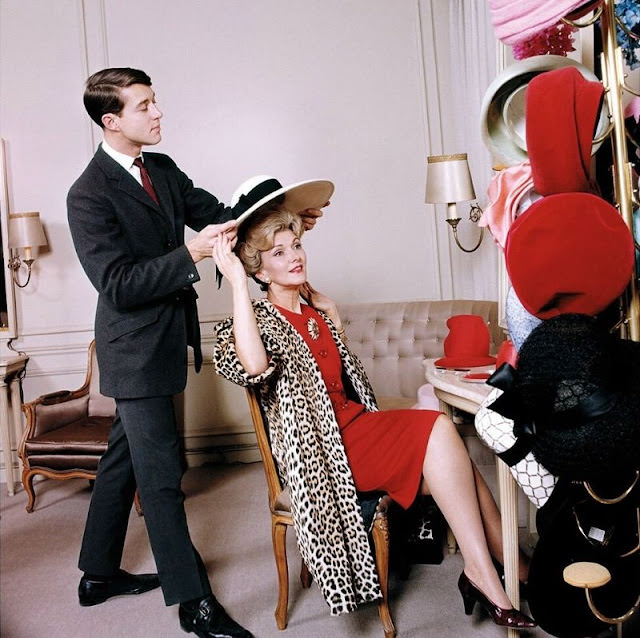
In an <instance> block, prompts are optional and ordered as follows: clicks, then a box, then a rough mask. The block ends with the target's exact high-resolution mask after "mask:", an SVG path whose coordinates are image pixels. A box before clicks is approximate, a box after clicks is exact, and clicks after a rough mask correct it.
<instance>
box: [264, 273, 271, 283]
mask: <svg viewBox="0 0 640 638" xmlns="http://www.w3.org/2000/svg"><path fill="white" fill-rule="evenodd" d="M264 283H265V284H267V286H268V285H269V284H270V283H271V277H269V276H268V275H267V276H266V277H265V278H264Z"/></svg>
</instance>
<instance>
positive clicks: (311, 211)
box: [299, 202, 331, 230]
mask: <svg viewBox="0 0 640 638" xmlns="http://www.w3.org/2000/svg"><path fill="white" fill-rule="evenodd" d="M330 203H331V202H327V203H326V204H325V205H324V206H323V208H325V207H326V206H329V204H330ZM299 215H300V217H301V218H302V224H303V226H304V229H305V230H311V229H312V228H313V227H314V226H315V225H316V222H317V221H318V219H320V217H322V215H323V213H322V211H321V210H318V209H317V208H307V209H306V210H302V211H300V213H299Z"/></svg>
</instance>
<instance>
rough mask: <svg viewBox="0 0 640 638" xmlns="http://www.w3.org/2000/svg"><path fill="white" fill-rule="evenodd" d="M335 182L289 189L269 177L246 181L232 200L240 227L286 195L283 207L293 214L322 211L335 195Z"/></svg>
mask: <svg viewBox="0 0 640 638" xmlns="http://www.w3.org/2000/svg"><path fill="white" fill-rule="evenodd" d="M333 190H334V186H333V182H330V181H329V180H326V179H311V180H307V181H304V182H298V183H297V184H291V185H290V186H282V184H281V183H280V182H279V181H278V180H277V179H276V178H275V177H271V176H270V175H256V176H255V177H250V178H249V179H248V180H246V181H244V182H243V183H242V184H240V186H238V188H237V189H236V191H235V193H234V194H233V196H232V197H231V207H232V208H233V213H234V217H235V219H236V221H237V222H238V224H241V223H242V222H243V221H245V220H246V219H247V218H248V217H249V216H250V215H251V213H253V212H255V211H256V210H258V209H259V208H260V207H262V206H264V205H265V204H267V203H268V202H270V201H271V200H273V199H275V198H276V197H278V196H279V195H284V202H283V206H285V207H286V208H287V209H288V210H290V211H291V212H292V213H299V212H301V211H303V210H306V209H307V208H322V207H323V206H325V205H326V204H327V203H328V201H329V199H330V198H331V195H332V194H333Z"/></svg>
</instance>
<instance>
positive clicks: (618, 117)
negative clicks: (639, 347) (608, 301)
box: [564, 0, 640, 341]
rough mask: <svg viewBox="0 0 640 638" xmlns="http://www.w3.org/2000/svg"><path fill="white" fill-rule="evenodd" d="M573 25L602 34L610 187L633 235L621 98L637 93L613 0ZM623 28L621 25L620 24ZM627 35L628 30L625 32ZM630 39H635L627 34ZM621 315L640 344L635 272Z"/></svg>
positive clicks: (633, 198)
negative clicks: (619, 37)
mask: <svg viewBox="0 0 640 638" xmlns="http://www.w3.org/2000/svg"><path fill="white" fill-rule="evenodd" d="M564 20H565V21H566V22H568V23H569V24H571V25H572V26H576V27H579V28H584V27H588V26H591V25H593V24H594V23H595V22H596V21H597V20H599V21H600V29H601V32H602V54H601V68H602V82H603V84H604V88H605V99H606V100H607V106H608V108H609V117H610V118H611V133H610V137H611V147H612V154H613V166H612V176H613V187H614V196H615V205H616V207H617V208H618V210H619V212H620V215H621V217H622V219H623V220H624V222H625V224H626V225H627V226H628V227H629V229H630V230H631V232H632V233H633V206H634V204H635V205H636V206H637V205H639V201H638V195H637V191H636V193H634V188H633V178H632V176H633V173H632V164H631V162H629V161H628V155H627V140H626V133H625V123H624V107H623V96H624V93H625V92H628V93H631V94H633V95H640V93H638V91H636V90H634V89H633V88H631V87H629V86H628V85H627V84H626V83H625V78H626V75H625V73H624V69H623V61H622V52H621V50H620V47H619V46H618V42H617V37H616V25H617V24H620V20H619V18H618V17H617V16H616V11H615V0H603V2H602V4H601V5H600V7H599V8H598V9H597V11H596V12H594V14H593V17H592V18H591V19H588V20H586V21H583V20H580V21H573V20H569V19H567V18H565V19H564ZM622 26H623V28H624V25H622ZM625 31H626V32H627V33H628V31H627V30H626V29H625ZM628 35H629V37H637V36H634V35H633V34H629V33H628ZM621 303H622V313H621V321H620V332H621V336H623V337H626V338H630V339H632V340H633V341H640V296H639V291H638V281H637V279H636V275H635V270H634V274H633V275H632V277H631V280H630V282H629V286H628V289H627V291H626V292H625V294H624V295H623V297H622V298H621Z"/></svg>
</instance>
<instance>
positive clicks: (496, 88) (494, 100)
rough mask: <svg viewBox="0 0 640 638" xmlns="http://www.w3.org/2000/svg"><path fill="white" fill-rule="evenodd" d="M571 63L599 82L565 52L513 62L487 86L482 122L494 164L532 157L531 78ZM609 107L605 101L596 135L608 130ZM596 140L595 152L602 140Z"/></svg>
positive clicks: (486, 142)
mask: <svg viewBox="0 0 640 638" xmlns="http://www.w3.org/2000/svg"><path fill="white" fill-rule="evenodd" d="M567 66H575V67H577V68H578V70H579V71H580V73H582V75H583V76H584V77H585V78H586V79H587V80H591V81H594V82H599V79H598V77H597V76H596V75H595V74H594V73H593V71H591V70H590V69H588V68H587V67H586V66H584V65H583V64H580V62H577V61H576V60H573V59H572V58H565V57H563V56H561V55H536V56H533V57H531V58H526V59H524V60H520V61H518V62H514V63H513V64H510V65H509V66H508V67H507V68H506V69H504V70H503V71H502V72H501V73H499V74H498V75H497V76H496V77H495V78H494V80H493V82H491V84H490V85H489V87H488V88H487V90H486V92H485V94H484V98H483V100H482V107H481V115H480V126H481V133H482V139H483V140H484V143H485V144H486V146H487V148H488V149H489V151H490V153H491V155H492V158H493V162H494V165H499V166H500V167H501V168H504V167H505V166H513V165H514V164H519V163H520V162H524V161H526V160H527V159H528V153H527V141H526V121H525V107H526V103H527V100H526V91H527V85H528V84H529V82H530V81H531V80H532V79H533V78H534V77H535V76H537V75H539V74H540V73H545V72H546V71H553V70H554V69H559V68H563V67H567ZM608 114H609V111H608V108H607V106H606V102H605V103H604V104H603V106H602V109H601V111H600V116H599V119H598V124H597V127H596V133H595V139H599V138H601V137H602V136H603V135H604V133H605V132H606V130H607V127H608V123H609V117H608ZM602 141H603V140H602V139H600V140H599V142H597V143H595V144H594V146H593V149H592V152H593V153H595V152H596V150H598V148H599V147H600V144H602Z"/></svg>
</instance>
